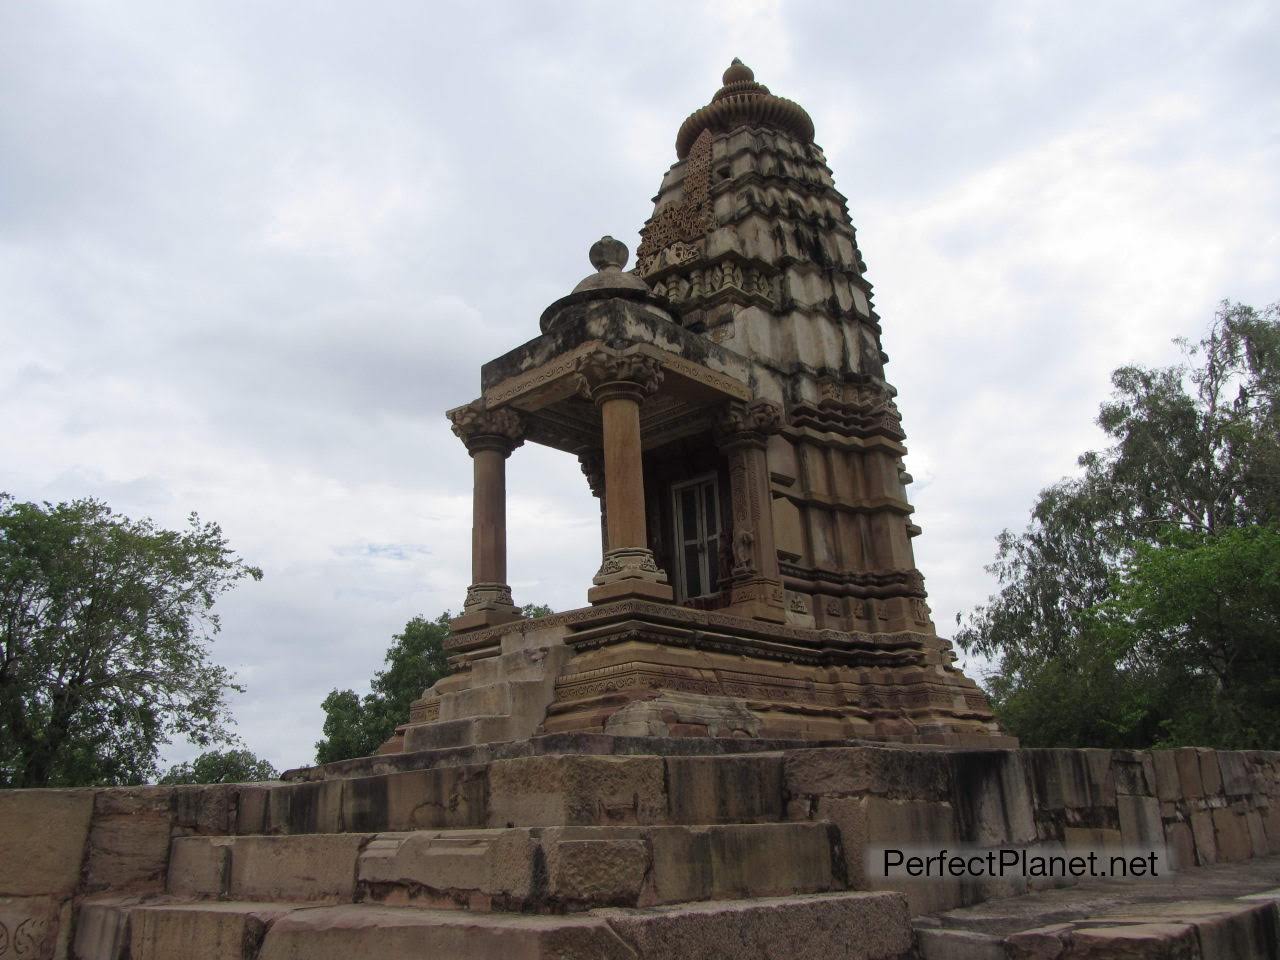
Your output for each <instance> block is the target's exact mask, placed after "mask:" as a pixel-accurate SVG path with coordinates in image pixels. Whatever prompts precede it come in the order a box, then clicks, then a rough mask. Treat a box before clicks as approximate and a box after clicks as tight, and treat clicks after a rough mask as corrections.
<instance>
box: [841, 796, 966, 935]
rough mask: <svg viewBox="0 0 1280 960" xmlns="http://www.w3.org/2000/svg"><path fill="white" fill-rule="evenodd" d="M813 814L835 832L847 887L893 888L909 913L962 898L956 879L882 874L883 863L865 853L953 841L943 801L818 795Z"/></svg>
mask: <svg viewBox="0 0 1280 960" xmlns="http://www.w3.org/2000/svg"><path fill="white" fill-rule="evenodd" d="M818 815H819V816H820V817H822V818H824V819H826V820H830V821H831V822H832V823H833V824H835V826H836V827H837V828H838V829H839V831H840V840H841V848H842V850H843V851H844V858H845V870H846V876H847V877H848V882H849V885H850V886H851V887H859V888H868V887H869V888H871V889H874V890H897V891H900V892H901V893H903V894H904V895H905V896H906V897H907V900H908V903H909V905H910V909H911V913H912V915H913V916H914V915H916V914H922V913H936V912H938V911H940V910H949V909H951V908H952V907H956V906H959V905H960V904H962V903H963V902H964V899H965V896H964V888H963V884H962V883H961V881H960V880H951V879H948V880H940V879H932V880H928V881H917V880H909V879H903V880H898V879H887V878H886V877H885V876H884V871H883V864H882V863H880V862H870V861H868V859H867V856H868V853H874V851H876V850H880V849H884V848H889V847H898V848H901V847H925V846H927V847H935V846H936V847H946V846H948V845H952V846H954V844H955V843H956V835H955V818H954V815H953V811H952V808H951V805H950V804H948V803H929V802H925V801H919V800H889V799H887V798H885V797H860V798H854V797H822V798H821V799H820V800H819V802H818Z"/></svg>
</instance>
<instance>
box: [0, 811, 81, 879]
mask: <svg viewBox="0 0 1280 960" xmlns="http://www.w3.org/2000/svg"><path fill="white" fill-rule="evenodd" d="M93 796H94V795H93V791H90V790H0V864H3V865H4V866H3V867H0V895H12V896H34V895H39V894H51V895H67V894H70V893H71V892H72V891H73V890H75V888H76V885H77V884H78V883H79V881H80V868H81V865H82V864H83V863H84V857H85V845H86V841H87V839H88V836H89V822H90V818H91V817H92V815H93Z"/></svg>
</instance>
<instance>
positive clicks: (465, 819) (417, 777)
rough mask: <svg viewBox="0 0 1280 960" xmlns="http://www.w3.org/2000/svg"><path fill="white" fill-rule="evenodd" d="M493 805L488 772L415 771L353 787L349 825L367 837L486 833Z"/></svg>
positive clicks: (347, 807) (346, 812)
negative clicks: (432, 832)
mask: <svg viewBox="0 0 1280 960" xmlns="http://www.w3.org/2000/svg"><path fill="white" fill-rule="evenodd" d="M488 802H489V777H488V771H487V770H486V768H485V767H484V766H480V765H476V766H458V767H437V768H434V769H430V770H409V771H406V772H404V773H390V774H384V775H380V776H374V777H360V778H357V779H354V780H349V781H347V785H346V792H345V795H344V798H343V821H344V823H345V824H346V829H348V830H360V831H365V832H383V831H406V830H431V829H445V828H459V829H465V828H475V827H483V826H485V825H486V824H485V818H486V813H487V810H488Z"/></svg>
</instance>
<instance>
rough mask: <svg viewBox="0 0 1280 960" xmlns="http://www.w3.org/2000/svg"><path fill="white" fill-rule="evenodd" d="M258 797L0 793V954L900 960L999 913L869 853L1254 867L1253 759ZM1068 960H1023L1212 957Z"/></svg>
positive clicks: (434, 769)
mask: <svg viewBox="0 0 1280 960" xmlns="http://www.w3.org/2000/svg"><path fill="white" fill-rule="evenodd" d="M286 777H287V779H285V780H282V781H278V782H271V783H261V784H242V785H225V786H221V785H220V786H209V787H139V788H115V789H102V790H34V791H9V792H3V793H0V863H2V864H3V865H4V869H3V870H0V924H2V925H3V927H4V930H3V933H0V944H3V943H8V944H11V945H12V944H18V945H21V949H20V950H18V951H17V952H16V953H14V956H17V957H21V958H23V960H28V958H30V960H50V958H56V960H67V958H76V960H149V958H154V960H159V958H165V960H174V958H191V960H213V958H217V960H223V958H227V960H266V958H286V957H287V958H304V957H305V958H308V960H317V958H319V960H323V958H330V957H332V958H338V957H344V958H345V957H354V956H357V955H366V954H367V955H373V956H384V957H388V958H418V957H422V958H428V957H430V958H436V957H459V958H469V957H490V956H499V955H501V956H503V957H504V958H507V957H510V958H524V957H530V958H533V957H546V958H552V957H555V958H560V960H570V958H614V957H617V958H654V960H657V958H674V957H680V958H704V957H705V958H726V960H728V958H732V960H774V958H779V957H787V958H791V957H800V958H804V957H816V958H817V957H820V958H823V960H827V958H867V960H870V958H883V960H895V958H896V960H907V958H911V957H916V956H920V955H921V954H919V952H918V951H920V950H923V949H926V948H927V946H928V943H929V940H930V938H931V937H932V938H934V939H936V937H935V933H936V928H940V927H943V926H947V925H950V926H953V927H955V928H956V932H975V931H974V930H969V929H965V928H964V925H963V923H962V922H961V921H958V920H948V919H945V918H943V919H939V920H937V921H928V920H918V921H917V927H916V929H914V930H913V927H912V924H911V921H910V918H911V916H913V915H915V916H918V917H923V916H926V915H930V914H945V913H946V911H953V910H955V909H956V908H964V907H972V906H973V905H974V904H980V903H983V902H984V901H990V900H995V899H997V898H1001V897H1008V896H1010V895H1017V894H1021V893H1024V892H1026V891H1025V887H1023V888H1019V886H1018V885H1017V884H1013V883H994V882H976V881H966V882H962V881H948V882H945V883H929V884H923V885H921V884H915V885H911V884H900V885H898V886H897V887H896V888H890V885H886V884H884V883H883V882H879V881H877V880H876V879H875V878H873V877H871V876H869V875H868V874H867V873H866V872H865V871H864V852H865V851H866V850H867V849H869V848H872V847H874V846H876V845H885V844H888V843H913V844H918V845H928V844H937V845H939V846H952V845H956V844H960V843H967V844H976V845H985V846H1000V845H1015V844H1026V843H1036V842H1039V843H1059V844H1062V845H1063V846H1064V847H1065V848H1067V849H1071V848H1073V847H1079V846H1107V845H1111V844H1123V845H1129V846H1146V847H1156V846H1161V847H1167V848H1169V849H1170V850H1171V852H1172V853H1173V855H1174V856H1175V857H1181V858H1182V862H1183V864H1184V865H1185V864H1193V863H1194V864H1197V865H1208V864H1212V863H1214V862H1226V861H1241V862H1243V861H1248V860H1251V859H1253V858H1261V857H1266V856H1273V855H1275V854H1277V853H1280V755H1277V754H1272V753H1219V752H1214V751H1208V750H1204V751H1197V750H1185V751H1167V752H1164V753H1154V754H1153V753H1136V752H1129V751H1102V750H1092V751H1070V750H994V749H956V748H940V747H928V746H915V747H900V746H886V745H883V744H869V743H859V742H854V741H844V742H840V743H829V744H816V745H815V744H814V743H812V742H807V743H797V742H789V741H781V740H774V741H755V740H739V739H731V738H724V739H713V738H696V737H691V738H677V739H670V738H646V737H610V736H606V735H600V734H595V735H582V734H562V735H549V736H544V737H536V738H532V739H529V740H524V741H515V742H509V743H497V744H486V745H471V746H462V747H455V748H450V749H439V750H432V751H422V752H416V753H402V754H393V755H386V756H380V757H368V758H362V759H360V760H352V761H346V762H343V763H339V764H331V765H328V766H325V767H315V768H309V769H305V770H298V771H292V772H290V773H288V774H286ZM1258 862H1259V863H1270V862H1272V861H1262V860H1259V861H1258ZM1270 885H1271V886H1274V885H1275V884H1270ZM1041 896H1044V894H1041ZM1013 902H1017V901H1013ZM1144 909H1146V908H1144ZM1214 909H1218V908H1217V907H1215V908H1214ZM1270 909H1271V908H1270V907H1268V906H1267V905H1266V904H1264V905H1263V906H1262V907H1260V908H1258V909H1257V910H1255V911H1254V912H1253V913H1254V914H1257V917H1261V918H1262V919H1260V920H1258V923H1262V922H1263V920H1265V919H1266V918H1267V917H1272V916H1273V914H1272V913H1268V912H1267V911H1268V910H1270ZM1088 915H1089V914H1088V913H1086V914H1084V916H1088ZM1215 915H1216V914H1215ZM948 916H951V915H948ZM1250 916H1253V914H1250ZM1255 919H1256V918H1255ZM1055 922H1056V921H1055ZM1126 922H1127V921H1126ZM1233 922H1235V921H1233ZM1241 922H1244V921H1241ZM1248 922H1250V923H1252V922H1253V921H1248ZM1268 922H1269V921H1268ZM979 926H980V925H979ZM1075 929H1076V927H1072V930H1075ZM1197 929H1198V928H1197ZM1258 929H1263V928H1262V927H1259V928H1258ZM976 932H980V933H982V932H987V931H983V930H981V929H979V930H977V931H976ZM1072 936H1073V937H1075V938H1076V940H1079V939H1080V938H1079V937H1077V936H1076V935H1075V934H1074V933H1072ZM953 939H954V938H953ZM968 939H970V940H972V939H974V938H968ZM1071 943H1072V944H1074V943H1075V940H1072V941H1071ZM981 945H982V946H984V947H989V946H991V943H990V942H985V941H984V942H983V943H982V944H981ZM950 946H954V944H952V945H950ZM967 947H968V945H966V948H967ZM1002 949H1003V946H1002ZM1064 949H1066V948H1064ZM1162 949H1163V948H1162ZM1070 950H1076V947H1075V946H1070ZM1070 950H1068V952H1062V951H1059V953H1045V954H1043V955H1044V956H1048V957H1061V958H1062V960H1066V958H1072V957H1077V956H1098V957H1102V956H1165V955H1169V956H1191V957H1201V956H1202V957H1205V958H1209V957H1213V956H1215V955H1214V954H1209V953H1203V952H1201V953H1199V954H1197V953H1171V954H1161V953H1129V954H1123V953H1111V954H1107V953H1078V952H1070ZM923 955H924V956H928V957H937V956H951V955H952V954H950V953H945V952H944V953H941V954H940V953H937V952H936V950H935V952H934V953H931V954H923ZM988 955H990V956H995V955H994V954H989V953H988V954H977V956H988ZM1012 955H1013V954H1011V956H1012ZM1026 955H1027V956H1039V955H1040V954H1034V953H1032V954H1026ZM1261 955H1264V956H1265V954H1261ZM0 956H4V954H2V953H0ZM956 956H957V957H963V956H965V954H956ZM1222 956H1226V957H1235V956H1241V957H1245V956H1250V954H1247V953H1237V954H1223V955H1222Z"/></svg>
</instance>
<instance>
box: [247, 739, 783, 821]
mask: <svg viewBox="0 0 1280 960" xmlns="http://www.w3.org/2000/svg"><path fill="white" fill-rule="evenodd" d="M459 722H463V723H467V722H472V721H459ZM439 726H444V725H443V724H441V725H439ZM786 818H787V811H786V804H785V802H784V791H783V759H782V754H780V753H754V754H741V755H728V756H669V757H661V756H598V755H555V754H552V755H543V756H527V757H516V758H512V759H506V760H493V761H491V762H488V763H478V764H460V765H456V766H441V767H433V768H427V769H421V770H406V771H403V772H399V773H384V774H374V775H372V776H366V777H349V778H343V779H334V780H317V781H303V782H294V783H281V784H264V785H260V786H252V785H250V786H245V787H242V788H240V793H239V808H238V812H237V826H236V832H237V833H243V834H265V833H271V834H277V833H288V834H296V833H345V832H353V833H382V832H387V831H405V830H422V829H463V828H481V827H552V826H566V825H567V826H609V825H626V824H635V825H643V824H661V823H670V824H707V823H768V822H779V821H782V820H785V819H786Z"/></svg>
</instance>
